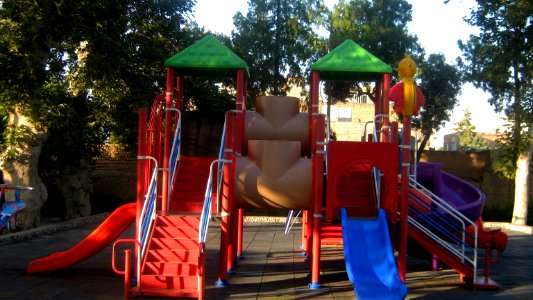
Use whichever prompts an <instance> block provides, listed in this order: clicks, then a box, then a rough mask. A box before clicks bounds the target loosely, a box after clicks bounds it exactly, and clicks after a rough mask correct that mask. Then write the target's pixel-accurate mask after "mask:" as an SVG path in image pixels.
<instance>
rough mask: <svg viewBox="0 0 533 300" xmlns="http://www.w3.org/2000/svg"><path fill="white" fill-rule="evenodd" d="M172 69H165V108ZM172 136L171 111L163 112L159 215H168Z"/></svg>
mask: <svg viewBox="0 0 533 300" xmlns="http://www.w3.org/2000/svg"><path fill="white" fill-rule="evenodd" d="M173 84H174V69H173V68H170V67H168V68H167V93H166V99H165V100H166V104H165V108H166V109H168V108H171V107H172V98H173V96H174V88H173ZM171 134H172V111H170V110H165V136H164V142H163V147H164V150H163V169H162V173H163V174H162V175H163V178H162V180H161V181H162V193H161V195H162V200H161V201H162V203H161V213H162V214H163V215H166V214H168V197H169V194H168V190H169V182H168V181H169V178H170V176H169V158H170V147H171V143H172V141H171V140H172V139H171Z"/></svg>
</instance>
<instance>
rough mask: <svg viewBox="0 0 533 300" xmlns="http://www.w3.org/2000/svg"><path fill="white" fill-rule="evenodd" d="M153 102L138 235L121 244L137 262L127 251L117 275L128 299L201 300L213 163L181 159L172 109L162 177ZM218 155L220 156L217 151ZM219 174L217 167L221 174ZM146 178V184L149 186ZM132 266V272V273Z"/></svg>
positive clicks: (158, 108) (143, 135)
mask: <svg viewBox="0 0 533 300" xmlns="http://www.w3.org/2000/svg"><path fill="white" fill-rule="evenodd" d="M161 101H162V99H161V97H160V98H159V100H158V99H156V101H155V103H154V106H153V108H152V112H151V117H150V121H148V122H146V114H147V112H146V111H145V112H141V114H140V124H148V126H140V128H139V131H140V138H139V144H140V145H141V146H140V151H139V154H140V155H139V161H140V162H139V168H138V192H139V193H141V194H142V195H144V196H140V197H139V196H138V198H140V199H142V200H141V201H140V202H138V210H139V208H140V207H142V209H140V212H139V213H138V220H137V223H136V224H137V226H136V227H137V231H136V238H135V239H121V240H118V241H117V242H115V244H114V246H113V252H115V247H116V245H118V244H121V243H131V244H134V248H135V251H134V254H135V259H134V261H133V263H131V262H130V260H131V258H130V255H131V254H130V253H131V251H129V252H128V251H126V254H125V264H124V270H119V269H118V268H117V267H116V263H115V254H114V255H113V268H114V270H115V272H117V273H119V274H123V275H124V278H125V286H124V295H125V298H130V297H132V296H160V297H190V298H198V299H202V298H203V291H204V280H205V276H204V274H205V272H204V266H205V240H206V233H207V225H208V221H209V219H210V216H211V210H212V209H211V207H212V202H213V201H216V198H215V197H213V193H212V191H213V190H214V187H213V185H214V184H213V183H216V182H217V181H216V180H215V179H216V176H219V175H217V173H216V172H215V171H214V169H215V166H216V165H217V162H218V163H222V162H221V161H220V160H216V158H210V157H190V156H188V157H187V156H181V155H180V140H181V122H180V121H179V119H180V113H179V111H177V110H175V109H171V110H173V111H174V112H175V116H176V120H177V122H176V126H175V128H174V138H173V144H172V148H171V151H170V155H169V157H170V166H169V168H168V176H166V177H165V176H162V171H164V170H162V168H159V167H158V165H159V164H160V163H159V161H160V159H158V158H159V157H161V156H160V154H161V153H160V150H158V149H161V146H162V139H163V137H164V134H163V133H162V132H161V131H162V130H161V129H162V128H163V126H162V115H163V113H164V112H165V111H166V110H165V109H164V107H163V106H162V104H161ZM221 153H223V152H222V150H221ZM221 169H222V168H220V167H219V170H221ZM149 174H151V175H150V176H148V175H149ZM148 178H149V180H148ZM164 178H167V180H168V181H169V182H168V185H167V186H168V195H169V196H168V198H169V203H168V204H167V205H166V206H167V207H168V210H167V211H166V212H164V211H162V210H161V209H162V207H163V206H164V205H163V203H162V201H161V200H162V198H161V193H162V189H163V188H164V187H165V185H164V184H161V181H162V180H163V179H164ZM132 266H133V267H132Z"/></svg>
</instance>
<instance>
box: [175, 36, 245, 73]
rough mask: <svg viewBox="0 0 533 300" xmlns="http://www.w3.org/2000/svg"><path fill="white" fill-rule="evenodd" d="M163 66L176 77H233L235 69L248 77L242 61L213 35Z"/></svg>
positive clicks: (188, 48) (181, 52) (186, 49)
mask: <svg viewBox="0 0 533 300" xmlns="http://www.w3.org/2000/svg"><path fill="white" fill-rule="evenodd" d="M165 66H166V67H173V68H174V69H175V70H176V74H178V75H193V76H213V77H235V76H236V70H237V69H245V70H246V74H247V76H250V74H249V71H248V66H247V65H246V63H245V62H244V60H242V59H241V58H240V57H238V56H237V55H236V54H235V53H233V52H232V51H231V50H230V49H228V48H227V47H226V46H224V45H223V44H222V43H221V42H220V41H219V40H218V39H217V38H216V37H215V36H213V35H206V36H205V37H204V38H202V39H201V40H199V41H198V42H196V43H194V44H193V45H191V46H189V47H187V48H185V49H184V50H182V51H180V52H178V53H177V54H176V55H174V56H172V57H171V58H169V59H167V60H166V61H165Z"/></svg>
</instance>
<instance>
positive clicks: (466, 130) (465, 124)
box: [454, 109, 487, 150]
mask: <svg viewBox="0 0 533 300" xmlns="http://www.w3.org/2000/svg"><path fill="white" fill-rule="evenodd" d="M455 126H456V127H455V128H454V130H455V132H456V133H457V134H458V135H459V144H460V145H461V149H462V150H468V149H487V141H486V140H485V139H483V138H482V137H481V136H480V135H479V134H478V133H477V132H476V126H475V125H474V124H472V113H471V112H470V110H468V109H466V110H465V111H464V118H463V119H462V120H459V121H458V122H457V123H455Z"/></svg>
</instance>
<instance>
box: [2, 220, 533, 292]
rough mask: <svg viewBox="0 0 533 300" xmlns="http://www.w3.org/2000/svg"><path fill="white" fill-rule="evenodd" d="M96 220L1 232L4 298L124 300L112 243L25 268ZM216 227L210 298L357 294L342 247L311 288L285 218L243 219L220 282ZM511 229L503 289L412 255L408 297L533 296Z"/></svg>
mask: <svg viewBox="0 0 533 300" xmlns="http://www.w3.org/2000/svg"><path fill="white" fill-rule="evenodd" d="M97 225H98V224H97V223H85V224H83V225H80V226H77V227H73V228H70V229H69V230H66V231H58V232H55V233H44V234H43V233H42V232H41V233H39V232H38V231H35V233H34V234H32V235H33V236H38V237H36V238H33V239H23V240H21V241H17V242H11V243H5V242H6V240H8V238H9V237H8V236H0V237H1V239H0V265H1V269H2V271H1V272H0V299H121V298H122V296H123V278H122V277H120V276H118V275H116V274H115V273H113V271H112V270H111V247H107V248H106V249H105V250H104V251H102V252H101V253H99V254H97V255H95V256H94V257H92V258H90V259H88V260H87V261H84V262H82V263H80V264H78V265H76V266H74V267H72V268H69V269H66V270H62V271H59V272H55V273H52V274H43V275H39V276H28V275H26V274H25V268H26V265H27V263H28V262H29V261H31V260H33V259H35V258H39V257H43V256H46V255H48V254H50V253H54V252H57V251H62V250H66V249H69V248H71V247H72V246H73V245H75V244H76V243H77V242H78V241H80V240H81V239H83V238H84V237H85V236H87V235H88V234H89V233H90V232H91V231H92V230H93V229H94V228H95V227H96V226H97ZM217 225H218V224H217V223H216V222H212V224H211V227H210V230H209V234H208V241H207V250H208V256H207V272H208V273H207V278H206V296H207V298H208V299H275V298H279V299H353V298H354V296H353V287H352V286H351V285H350V283H349V281H348V278H347V276H346V273H345V271H344V262H343V253H342V248H340V247H324V248H322V249H323V250H322V257H323V260H324V262H323V264H322V277H321V278H322V279H321V280H322V284H323V286H324V287H323V288H322V289H319V290H309V289H308V288H307V283H308V282H309V279H308V269H307V265H306V263H305V262H304V258H303V257H302V256H301V253H300V252H299V250H298V248H299V245H300V242H301V239H300V237H301V235H300V234H301V233H300V227H299V225H295V226H294V228H293V230H292V231H291V233H290V234H288V235H285V234H284V230H285V228H284V224H283V223H269V222H253V223H246V225H245V230H244V245H243V249H244V250H245V255H246V256H245V258H244V259H242V260H241V261H240V266H238V267H237V268H236V269H235V270H236V272H237V273H236V274H235V275H233V276H231V277H230V282H231V285H230V286H229V287H226V288H217V287H215V286H214V284H213V283H214V282H215V280H216V273H217V267H218V246H219V244H218V243H219V238H220V233H219V228H218V226H217ZM57 226H62V225H61V224H58V225H57ZM63 228H64V226H63ZM508 233H509V245H508V249H507V250H506V251H505V253H504V255H503V256H504V257H503V259H502V260H501V261H500V262H499V263H497V264H494V265H492V266H491V273H492V275H493V276H492V278H493V279H494V280H495V281H496V282H498V283H499V284H501V287H502V288H501V290H500V291H472V290H469V289H466V288H464V287H462V286H461V285H460V283H459V276H458V275H457V274H456V273H455V272H453V271H451V270H444V271H438V272H432V271H428V268H429V267H430V263H429V262H426V261H421V260H417V259H412V258H409V261H408V274H407V286H408V288H409V294H408V296H407V299H461V300H463V299H533V263H532V262H533V254H532V252H531V249H533V236H532V235H530V234H524V233H520V232H515V231H510V232H508ZM17 234H18V235H19V236H23V235H24V233H15V235H17ZM132 234H133V228H130V229H129V230H127V231H126V232H125V233H124V234H123V237H131V235H132ZM26 236H28V235H27V234H26ZM29 236H31V235H29ZM150 299H159V298H150Z"/></svg>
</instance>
